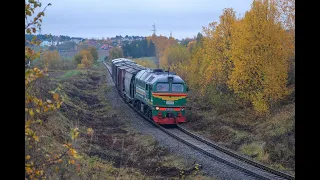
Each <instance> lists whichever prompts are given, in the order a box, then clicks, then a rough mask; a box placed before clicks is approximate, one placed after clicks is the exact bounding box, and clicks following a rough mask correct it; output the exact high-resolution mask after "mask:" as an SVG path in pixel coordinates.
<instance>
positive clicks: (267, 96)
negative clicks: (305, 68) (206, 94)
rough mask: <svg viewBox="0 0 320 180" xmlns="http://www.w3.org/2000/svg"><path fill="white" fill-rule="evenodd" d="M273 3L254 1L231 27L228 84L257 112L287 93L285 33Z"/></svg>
mask: <svg viewBox="0 0 320 180" xmlns="http://www.w3.org/2000/svg"><path fill="white" fill-rule="evenodd" d="M277 15H278V12H277V9H276V8H275V4H274V3H272V2H268V1H262V0H260V1H254V2H253V5H252V8H251V10H250V11H248V12H247V13H246V14H245V17H244V18H243V19H242V20H241V21H239V22H237V23H236V27H235V28H233V33H232V34H233V36H232V37H233V38H232V50H231V56H232V62H233V64H234V68H233V71H232V74H231V77H230V80H229V81H228V85H229V87H230V88H231V89H232V90H233V91H234V92H235V93H236V94H238V95H239V96H240V97H242V98H244V99H245V100H249V101H251V102H252V104H253V105H254V107H255V109H256V110H258V111H260V110H261V111H266V109H267V108H266V104H269V103H273V102H276V101H277V100H280V99H281V98H283V97H284V96H285V95H286V94H287V87H286V83H287V74H288V58H289V56H290V50H289V48H287V47H286V44H288V43H286V41H288V33H286V31H285V30H284V29H283V28H281V24H279V23H277V22H276V18H277Z"/></svg>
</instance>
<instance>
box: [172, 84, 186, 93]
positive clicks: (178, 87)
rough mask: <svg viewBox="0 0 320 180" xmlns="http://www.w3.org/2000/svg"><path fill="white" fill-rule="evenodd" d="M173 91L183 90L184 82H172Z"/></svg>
mask: <svg viewBox="0 0 320 180" xmlns="http://www.w3.org/2000/svg"><path fill="white" fill-rule="evenodd" d="M171 88H172V92H183V84H172V86H171Z"/></svg>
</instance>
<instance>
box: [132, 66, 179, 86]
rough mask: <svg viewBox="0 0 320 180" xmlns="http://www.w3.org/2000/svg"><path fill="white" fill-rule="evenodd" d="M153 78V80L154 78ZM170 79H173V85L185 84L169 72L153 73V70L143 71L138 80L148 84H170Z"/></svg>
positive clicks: (138, 75) (137, 76)
mask: <svg viewBox="0 0 320 180" xmlns="http://www.w3.org/2000/svg"><path fill="white" fill-rule="evenodd" d="M152 77H153V78H152ZM168 77H173V81H172V82H173V83H184V81H183V80H182V79H181V78H180V77H179V76H177V75H175V74H173V73H169V75H168V72H153V70H152V69H146V70H141V71H140V72H139V73H138V74H137V75H136V78H138V79H140V80H143V81H146V82H147V83H148V84H153V83H155V82H168Z"/></svg>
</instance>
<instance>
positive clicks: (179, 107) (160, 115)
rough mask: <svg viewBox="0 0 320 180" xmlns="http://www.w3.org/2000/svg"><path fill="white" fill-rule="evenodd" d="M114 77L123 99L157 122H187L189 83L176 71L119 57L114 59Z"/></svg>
mask: <svg viewBox="0 0 320 180" xmlns="http://www.w3.org/2000/svg"><path fill="white" fill-rule="evenodd" d="M112 78H113V80H114V81H115V85H116V88H117V89H118V90H119V92H120V94H121V95H122V96H123V98H124V99H125V100H126V101H127V102H129V103H131V104H133V106H134V107H135V108H136V109H138V110H140V111H141V112H142V113H143V114H145V115H146V116H147V117H149V118H150V119H153V120H154V121H155V122H156V123H158V124H178V123H183V122H186V116H185V111H186V109H185V106H186V97H187V86H186V84H185V82H184V81H183V80H182V79H181V78H180V77H179V76H177V75H176V74H175V73H173V72H168V71H163V70H162V69H148V68H145V67H142V66H140V65H138V64H136V63H135V62H134V61H132V60H129V59H125V58H119V59H114V60H112Z"/></svg>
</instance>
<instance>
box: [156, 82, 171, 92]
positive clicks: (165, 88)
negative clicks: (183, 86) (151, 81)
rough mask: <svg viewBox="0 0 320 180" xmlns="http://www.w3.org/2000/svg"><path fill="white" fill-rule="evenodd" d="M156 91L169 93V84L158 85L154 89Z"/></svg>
mask: <svg viewBox="0 0 320 180" xmlns="http://www.w3.org/2000/svg"><path fill="white" fill-rule="evenodd" d="M156 89H157V91H160V92H161V91H169V84H168V83H158V84H157V87H156Z"/></svg>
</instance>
